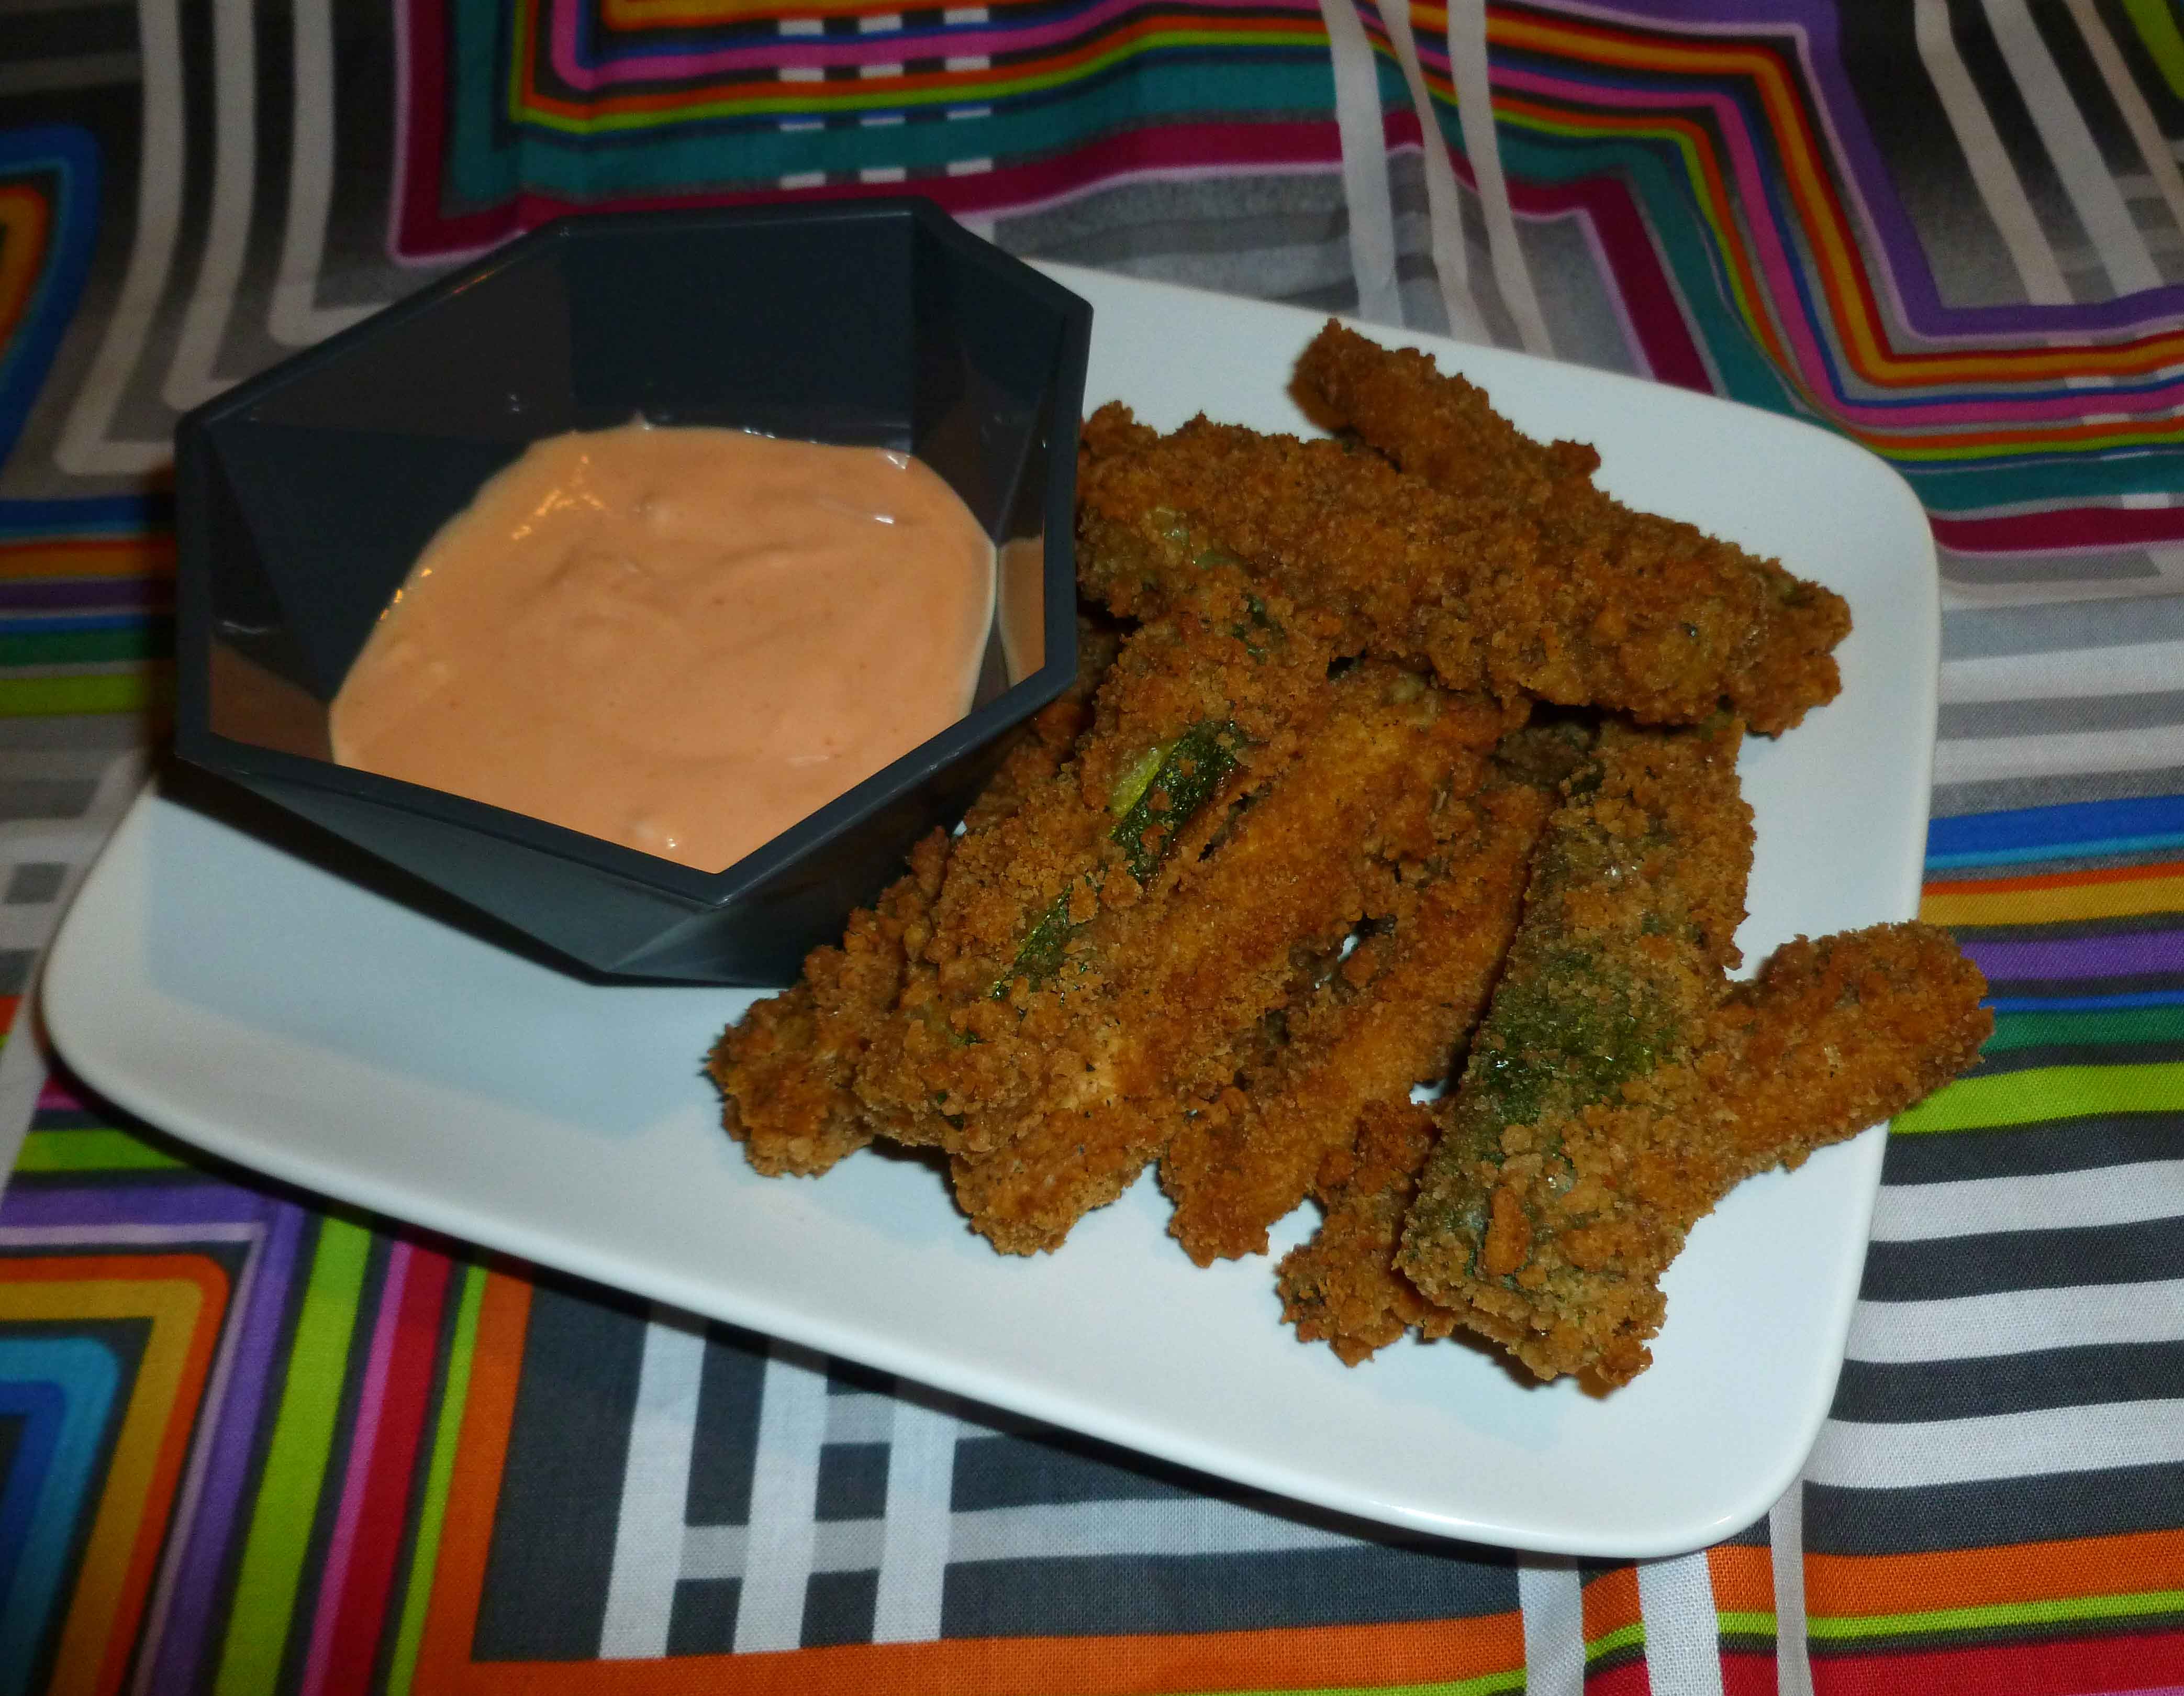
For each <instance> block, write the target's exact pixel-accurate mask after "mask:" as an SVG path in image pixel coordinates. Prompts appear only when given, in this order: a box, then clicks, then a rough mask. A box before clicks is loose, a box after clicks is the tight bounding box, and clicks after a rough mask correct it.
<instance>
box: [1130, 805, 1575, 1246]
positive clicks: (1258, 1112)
mask: <svg viewBox="0 0 2184 1696" xmlns="http://www.w3.org/2000/svg"><path fill="white" fill-rule="evenodd" d="M1458 805H1459V806H1461V807H1462V809H1463V812H1465V813H1468V815H1469V819H1468V823H1467V826H1466V828H1463V830H1461V831H1460V832H1459V833H1458V834H1457V835H1455V837H1454V838H1453V839H1452V840H1451V841H1450V842H1449V843H1447V844H1446V845H1445V847H1444V848H1443V850H1442V852H1441V854H1440V856H1437V857H1436V859H1435V861H1434V862H1431V863H1430V864H1429V865H1421V866H1419V867H1418V868H1416V869H1415V872H1414V873H1413V874H1412V876H1410V877H1408V878H1407V879H1406V880H1405V883H1404V884H1403V885H1402V886H1401V891H1400V893H1401V897H1402V899H1401V902H1400V904H1399V907H1398V909H1397V911H1396V912H1395V913H1394V914H1392V915H1390V918H1389V919H1388V920H1387V921H1386V922H1385V927H1384V928H1383V929H1380V930H1379V931H1378V932H1377V933H1376V934H1373V935H1371V936H1369V937H1368V938H1366V939H1365V940H1362V941H1361V942H1360V943H1359V945H1358V946H1357V949H1356V950H1355V951H1353V952H1352V953H1351V955H1350V957H1348V958H1347V959H1346V960H1345V961H1344V962H1342V964H1341V966H1340V968H1338V969H1337V970H1336V971H1335V972H1334V973H1333V974H1330V976H1329V979H1328V980H1327V981H1326V982H1325V983H1324V984H1323V985H1321V986H1320V987H1319V988H1318V990H1315V991H1314V992H1313V993H1312V995H1311V996H1308V997H1307V999H1306V1000H1305V1001H1304V1002H1303V1003H1302V1004H1301V1006H1299V1007H1295V1008H1294V1009H1293V1010H1292V1011H1291V1013H1290V1017H1289V1020H1288V1025H1289V1038H1290V1040H1289V1042H1288V1045H1287V1046H1285V1047H1284V1049H1283V1050H1282V1051H1281V1052H1280V1053H1279V1056H1278V1057H1276V1058H1275V1059H1274V1061H1273V1063H1272V1064H1271V1065H1269V1066H1268V1067H1267V1068H1265V1069H1264V1070H1262V1071H1260V1072H1257V1073H1255V1074H1253V1075H1252V1076H1251V1079H1250V1080H1249V1082H1248V1084H1247V1085H1246V1087H1245V1088H1244V1089H1242V1090H1240V1091H1228V1092H1225V1093H1224V1095H1223V1098H1222V1099H1221V1100H1220V1101H1218V1102H1214V1103H1212V1104H1210V1105H1209V1106H1208V1107H1206V1109H1205V1110H1204V1111H1203V1112H1201V1113H1200V1114H1199V1115H1198V1116H1197V1117H1195V1118H1194V1119H1190V1120H1189V1121H1188V1122H1187V1123H1186V1124H1184V1125H1183V1126H1182V1127H1181V1128H1180V1129H1179V1130H1178V1131H1177V1133H1176V1135H1175V1137H1174V1139H1173V1141H1171V1142H1170V1143H1169V1144H1168V1146H1167V1152H1166V1153H1165V1154H1164V1155H1162V1158H1161V1183H1162V1186H1163V1187H1164V1188H1165V1189H1166V1190H1167V1192H1168V1194H1169V1195H1170V1196H1171V1197H1173V1198H1174V1201H1175V1204H1176V1205H1175V1216H1174V1218H1173V1219H1171V1220H1170V1222H1169V1225H1168V1230H1169V1231H1170V1233H1171V1234H1172V1235H1173V1236H1175V1237H1176V1239H1177V1240H1178V1241H1180V1242H1181V1243H1182V1244H1183V1247H1184V1251H1185V1252H1187V1253H1188V1254H1189V1255H1190V1258H1192V1259H1193V1260H1195V1261H1196V1262H1197V1263H1198V1264H1200V1265H1201V1266H1204V1265H1209V1264H1212V1262H1213V1261H1214V1260H1215V1259H1217V1258H1223V1257H1233V1256H1237V1255H1243V1254H1263V1253H1265V1252H1266V1250H1267V1227H1268V1226H1269V1225H1272V1224H1273V1222H1274V1221H1275V1220H1276V1219H1280V1218H1281V1217H1283V1216H1284V1214H1286V1213H1289V1212H1290V1210H1291V1209H1292V1208H1295V1206H1296V1205H1297V1204H1298V1203H1299V1202H1301V1201H1303V1200H1304V1198H1305V1195H1306V1192H1307V1190H1308V1189H1309V1188H1310V1186H1311V1184H1312V1174H1313V1173H1314V1172H1315V1171H1316V1170H1317V1169H1318V1166H1319V1164H1320V1162H1321V1160H1322V1158H1323V1157H1324V1156H1326V1155H1327V1154H1328V1153H1329V1152H1331V1151H1332V1150H1334V1149H1336V1148H1340V1147H1341V1146H1344V1145H1345V1144H1346V1143H1348V1142H1349V1141H1351V1137H1352V1135H1353V1134H1354V1132H1355V1128H1356V1125H1357V1118H1358V1115H1359V1114H1360V1113H1362V1111H1363V1110H1364V1108H1365V1107H1366V1106H1367V1104H1368V1103H1369V1102H1374V1101H1380V1100H1386V1101H1400V1100H1402V1099H1403V1098H1404V1097H1405V1096H1407V1094H1408V1092H1409V1091H1410V1088H1411V1086H1412V1085H1414V1084H1422V1083H1428V1082H1431V1081H1434V1080H1438V1079H1440V1078H1442V1077H1445V1076H1446V1074H1447V1072H1448V1068H1449V1066H1450V1063H1451V1061H1452V1060H1453V1058H1454V1057H1455V1055H1456V1053H1457V1049H1458V1046H1459V1045H1460V1044H1461V1043H1462V1042H1463V1040H1464V1038H1465V1037H1466V1036H1468V1035H1469V1034H1470V1031H1471V1028H1472V1026H1473V1025H1474V1024H1476V1023H1477V1022H1478V1018H1479V1012H1480V1010H1481V1009H1482V1008H1483V1007H1485V1004H1486V994H1487V990H1488V989H1489V988H1490V985H1492V983H1493V981H1494V974H1495V973H1496V970H1497V969H1498V968H1500V966H1501V963H1502V952H1503V951H1504V950H1506V949H1507V947H1508V946H1509V939H1510V935H1511V934H1512V933H1513V931H1514V930H1515V929H1516V926H1517V915H1518V907H1519V906H1520V904H1521V901H1522V899H1523V895H1524V877H1525V871H1526V868H1527V867H1528V865H1529V862H1530V859H1531V853H1532V847H1533V845H1534V844H1535V842H1536V841H1537V840H1538V839H1539V834H1540V829H1541V826H1542V825H1543V824H1544V823H1546V815H1547V811H1548V806H1549V802H1548V798H1547V796H1546V795H1545V794H1544V793H1542V792H1541V790H1539V789H1533V788H1530V787H1528V786H1525V785H1523V784H1492V785H1490V786H1489V787H1488V788H1487V789H1485V790H1483V791H1482V792H1481V793H1480V794H1479V796H1478V797H1477V798H1476V800H1474V801H1468V802H1460V803H1458Z"/></svg>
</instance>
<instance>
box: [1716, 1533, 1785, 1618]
mask: <svg viewBox="0 0 2184 1696" xmlns="http://www.w3.org/2000/svg"><path fill="white" fill-rule="evenodd" d="M1707 1576H1708V1577H1709V1578H1711V1579H1712V1580H1713V1604H1714V1606H1715V1607H1716V1608H1717V1609H1718V1610H1720V1611H1721V1612H1723V1613H1724V1614H1771V1613H1773V1612H1774V1611H1775V1556H1774V1553H1773V1551H1772V1550H1770V1549H1768V1548H1765V1547H1763V1546H1755V1545H1753V1544H1751V1543H1723V1544H1720V1545H1719V1547H1717V1548H1710V1549H1708V1551H1707Z"/></svg>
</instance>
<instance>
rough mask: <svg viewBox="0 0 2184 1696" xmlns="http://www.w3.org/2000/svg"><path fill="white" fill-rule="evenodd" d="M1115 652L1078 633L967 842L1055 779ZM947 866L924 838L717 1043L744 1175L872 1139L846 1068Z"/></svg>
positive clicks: (895, 983)
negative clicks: (1072, 657)
mask: <svg viewBox="0 0 2184 1696" xmlns="http://www.w3.org/2000/svg"><path fill="white" fill-rule="evenodd" d="M1115 646H1116V641H1115V637H1114V636H1113V634H1112V633H1111V632H1109V631H1107V630H1106V629H1105V628H1100V627H1097V626H1094V625H1091V624H1089V623H1082V622H1081V623H1080V626H1079V628H1078V650H1077V652H1078V674H1077V679H1076V681H1075V682H1074V683H1073V684H1072V685H1071V687H1070V688H1069V689H1067V691H1065V692H1064V693H1063V695H1061V697H1060V698H1059V699H1057V700H1054V701H1053V702H1051V703H1050V704H1049V705H1048V706H1045V708H1043V709H1042V710H1041V711H1039V713H1038V714H1036V715H1035V716H1034V717H1033V719H1032V721H1031V722H1030V723H1029V724H1028V725H1027V726H1026V727H1025V728H1024V730H1023V732H1022V734H1020V735H1019V736H1018V737H1017V739H1016V742H1015V744H1014V745H1013V746H1011V748H1010V749H1009V750H1008V751H1007V753H1006V754H1005V755H1004V756H1002V759H1001V762H1000V766H999V767H997V768H996V769H995V773H994V775H993V776H992V778H989V779H988V781H987V784H986V786H985V787H984V788H983V789H981V790H980V791H979V792H978V799H977V800H975V801H972V804H971V808H970V811H969V812H968V813H967V814H966V815H965V817H964V821H963V823H964V828H966V829H967V830H983V829H986V828H990V827H991V826H993V825H995V824H996V823H999V822H1000V820H1002V819H1004V818H1006V817H1008V816H1009V815H1010V814H1011V813H1013V812H1016V810H1017V808H1018V807H1020V806H1022V804H1023V801H1024V798H1025V796H1026V795H1028V794H1029V793H1030V791H1031V790H1032V789H1034V788H1035V787H1036V786H1037V785H1038V784H1041V783H1044V782H1045V781H1046V780H1047V779H1049V778H1051V777H1052V776H1053V775H1054V773H1056V771H1058V770H1059V769H1060V768H1061V762H1062V761H1063V760H1064V759H1065V758H1067V756H1068V753H1069V750H1070V749H1071V747H1072V746H1073V745H1074V744H1075V742H1076V740H1077V738H1078V734H1079V733H1080V732H1081V731H1082V730H1083V729H1084V724H1085V722H1086V720H1087V719H1088V718H1089V716H1090V700H1091V695H1092V691H1093V690H1094V689H1095V688H1096V687H1097V686H1098V683H1099V680H1100V678H1101V677H1103V676H1104V675H1105V674H1106V670H1107V667H1109V666H1110V665H1112V663H1113V661H1114V656H1115ZM947 859H948V838H947V836H946V834H944V833H943V832H940V831H935V832H933V834H931V835H929V836H928V837H927V838H926V839H925V840H923V841H922V842H920V843H919V844H918V845H917V847H916V848H915V849H914V850H913V851H912V852H911V862H910V870H909V871H908V872H906V873H904V875H903V876H901V877H900V878H898V879H896V880H895V881H894V883H892V884H889V886H888V887H887V889H886V890H883V891H882V893H881V895H880V896H879V898H878V899H877V901H874V902H873V903H872V906H871V907H861V908H859V909H858V910H857V911H856V912H853V913H851V914H850V918H849V923H848V925H847V927H846V929H845V930H844V934H843V937H842V942H841V946H839V947H820V948H815V949H814V950H812V951H811V954H810V955H809V956H808V957H806V958H805V962H804V973H803V975H802V976H801V977H800V978H799V979H798V980H797V981H796V982H795V983H794V984H793V985H790V986H789V987H788V989H786V990H783V991H782V992H781V993H780V994H779V995H777V996H769V997H768V998H767V999H766V1000H764V1001H757V1002H755V1003H754V1004H753V1005H752V1006H751V1007H750V1009H749V1011H748V1012H747V1013H744V1017H743V1019H742V1021H741V1022H740V1023H739V1024H732V1025H730V1026H729V1027H728V1028H727V1029H726V1030H724V1031H722V1032H721V1038H720V1040H719V1041H718V1042H717V1043H716V1044H715V1045H714V1046H713V1052H712V1053H711V1055H710V1057H708V1059H707V1062H706V1067H705V1069H706V1071H707V1072H708V1073H709V1074H710V1075H711V1077H712V1080H713V1081H714V1082H715V1083H716V1084H717V1085H720V1089H721V1123H722V1124H723V1125H724V1126H725V1127H726V1128H727V1132H728V1134H729V1135H731V1136H733V1137H734V1138H736V1139H737V1141H740V1142H741V1143H743V1145H744V1154H745V1156H746V1157H747V1158H749V1161H750V1163H751V1165H752V1167H753V1169H755V1170H757V1171H760V1172H762V1173H765V1174H766V1175H767V1176H768V1177H778V1176H781V1175H783V1174H794V1175H796V1176H799V1177H816V1175H818V1174H820V1173H822V1172H824V1171H826V1170H827V1169H828V1168H829V1167H831V1166H833V1164H834V1163H835V1162H836V1161H838V1160H839V1159H841V1158H842V1157H843V1156H844V1155H845V1154H851V1153H854V1152H855V1151H856V1150H858V1149H860V1148H861V1147H863V1146H865V1145H866V1143H868V1142H870V1141H872V1135H873V1133H874V1129H875V1127H874V1125H873V1124H872V1119H871V1118H870V1116H869V1115H868V1114H867V1113H866V1111H865V1107H864V1105H863V1103H862V1102H860V1101H859V1100H858V1099H857V1096H856V1093H855V1088H854V1083H855V1077H856V1073H857V1068H858V1067H859V1066H860V1065H861V1063H862V1062H863V1059H864V1057H865V1053H866V1050H867V1049H868V1048H869V1047H870V1046H871V1042H872V1032H873V1030H874V1029H875V1027H877V1025H878V1024H879V1023H880V1022H881V1021H882V1020H883V1018H885V1017H886V1016H887V1014H888V1013H889V1012H890V1011H891V1010H892V1009H893V1008H894V1005H895V1001H896V998H897V997H898V996H900V994H901V992H902V982H903V974H904V972H905V968H906V967H907V964H908V962H909V960H910V959H911V957H914V956H915V955H916V954H917V952H918V951H919V950H920V949H922V947H923V946H924V937H925V931H926V926H927V923H928V916H929V915H930V913H931V912H932V907H933V900H934V897H935V896H937V895H939V890H940V882H941V874H942V871H943V868H944V867H945V865H946V864H947Z"/></svg>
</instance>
